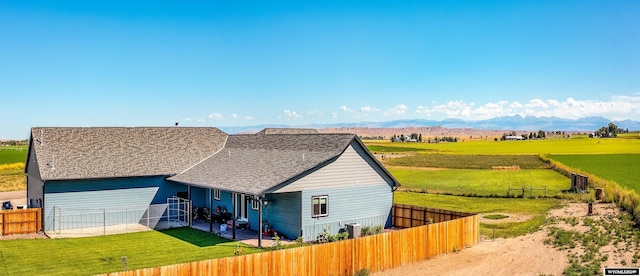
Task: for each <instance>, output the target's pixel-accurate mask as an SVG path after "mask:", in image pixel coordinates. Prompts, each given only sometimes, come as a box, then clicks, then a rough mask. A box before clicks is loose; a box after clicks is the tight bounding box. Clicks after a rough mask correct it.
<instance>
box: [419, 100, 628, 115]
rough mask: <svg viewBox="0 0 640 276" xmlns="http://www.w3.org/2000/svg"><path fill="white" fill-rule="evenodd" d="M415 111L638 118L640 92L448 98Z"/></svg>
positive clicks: (428, 112) (425, 113) (439, 113)
mask: <svg viewBox="0 0 640 276" xmlns="http://www.w3.org/2000/svg"><path fill="white" fill-rule="evenodd" d="M416 113H418V114H422V115H424V116H430V117H431V116H433V117H447V118H458V119H466V120H483V119H489V118H494V117H500V116H513V115H521V116H535V117H552V116H553V117H559V118H565V119H578V118H584V117H589V116H602V117H605V118H608V119H612V120H624V119H635V120H637V118H638V117H639V116H640V94H638V93H635V94H631V95H627V96H613V97H611V98H610V99H609V100H606V101H594V100H578V99H575V98H567V99H565V100H558V99H546V100H542V99H531V100H529V101H528V102H527V103H526V104H521V103H520V102H518V101H514V102H508V101H504V100H502V101H497V102H489V103H486V104H483V105H480V106H477V107H476V106H475V104H474V103H468V104H467V103H465V102H464V101H461V100H457V101H449V102H448V103H446V104H440V105H437V104H434V105H433V106H431V107H429V106H424V105H419V106H418V107H417V109H416Z"/></svg>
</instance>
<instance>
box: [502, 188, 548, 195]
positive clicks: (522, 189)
mask: <svg viewBox="0 0 640 276" xmlns="http://www.w3.org/2000/svg"><path fill="white" fill-rule="evenodd" d="M527 190H529V197H533V191H534V190H535V191H544V196H545V197H546V196H547V186H544V187H542V188H533V187H532V186H529V187H527V186H522V187H513V188H512V187H511V186H509V187H508V188H507V195H510V194H511V191H522V197H524V196H525V192H526V191H527Z"/></svg>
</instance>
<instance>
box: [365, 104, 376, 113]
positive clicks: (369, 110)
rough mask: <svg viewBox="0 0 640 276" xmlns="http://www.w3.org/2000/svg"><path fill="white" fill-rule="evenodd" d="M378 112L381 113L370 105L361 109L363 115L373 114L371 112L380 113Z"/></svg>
mask: <svg viewBox="0 0 640 276" xmlns="http://www.w3.org/2000/svg"><path fill="white" fill-rule="evenodd" d="M378 111H380V109H378V108H375V107H373V106H370V105H367V106H363V107H361V108H360V112H363V113H371V112H378Z"/></svg>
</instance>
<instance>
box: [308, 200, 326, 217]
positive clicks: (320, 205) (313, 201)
mask: <svg viewBox="0 0 640 276" xmlns="http://www.w3.org/2000/svg"><path fill="white" fill-rule="evenodd" d="M322 199H324V200H325V203H324V204H325V212H324V213H322V203H321V202H322ZM316 200H318V205H319V207H318V214H316V213H315V212H316V210H315V205H316V204H315V201H316ZM328 216H329V196H328V195H320V196H312V197H311V217H312V218H321V217H328Z"/></svg>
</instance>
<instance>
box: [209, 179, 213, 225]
mask: <svg viewBox="0 0 640 276" xmlns="http://www.w3.org/2000/svg"><path fill="white" fill-rule="evenodd" d="M211 191H212V190H211V188H209V233H213V219H211V214H213V197H212V195H213V194H212V192H211Z"/></svg>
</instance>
